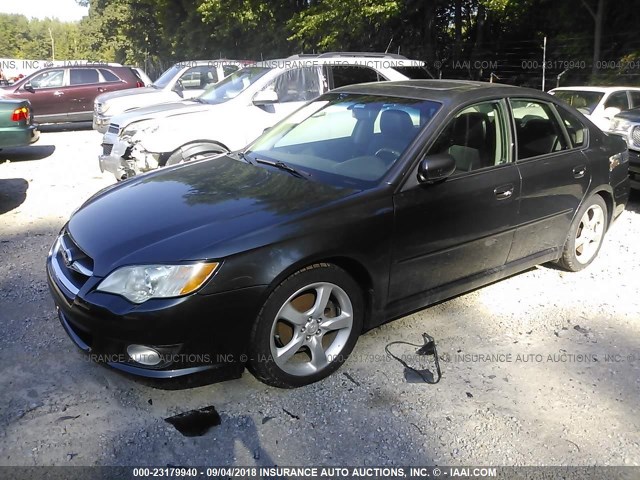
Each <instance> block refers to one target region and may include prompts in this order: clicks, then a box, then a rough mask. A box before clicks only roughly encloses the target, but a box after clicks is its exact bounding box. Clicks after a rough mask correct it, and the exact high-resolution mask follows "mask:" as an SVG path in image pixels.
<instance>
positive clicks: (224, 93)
mask: <svg viewBox="0 0 640 480" xmlns="http://www.w3.org/2000/svg"><path fill="white" fill-rule="evenodd" d="M269 71H271V68H266V67H245V68H243V69H242V70H238V71H237V72H235V73H233V74H231V75H229V76H228V77H227V78H225V79H224V80H221V81H220V82H218V83H216V84H214V85H211V86H210V87H209V88H207V89H206V90H205V91H204V93H203V94H202V95H200V97H198V98H199V99H200V100H201V101H205V102H207V103H223V102H226V101H227V100H230V99H232V98H235V97H237V96H238V95H239V94H240V93H241V92H242V91H244V90H245V89H246V88H247V87H249V86H250V85H252V84H253V83H255V82H256V81H257V80H258V79H259V78H261V77H262V76H264V75H265V74H266V73H267V72H269Z"/></svg>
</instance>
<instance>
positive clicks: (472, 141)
mask: <svg viewBox="0 0 640 480" xmlns="http://www.w3.org/2000/svg"><path fill="white" fill-rule="evenodd" d="M507 145H508V141H507V127H506V122H505V115H504V113H503V109H502V108H501V107H500V103H499V102H484V103H478V104H476V105H472V106H470V107H467V108H465V109H464V110H462V111H461V112H460V113H458V114H457V115H456V117H455V118H454V119H453V120H452V121H451V123H450V124H449V125H448V126H447V128H445V129H444V131H443V132H442V133H441V134H440V136H439V137H438V140H436V143H435V144H433V146H432V147H431V149H430V150H429V154H430V155H433V154H440V153H448V154H449V155H451V156H452V157H453V158H454V159H455V161H456V173H463V172H470V171H472V170H478V169H480V168H486V167H492V166H495V165H501V164H503V163H507V162H508V161H509V152H508V147H507Z"/></svg>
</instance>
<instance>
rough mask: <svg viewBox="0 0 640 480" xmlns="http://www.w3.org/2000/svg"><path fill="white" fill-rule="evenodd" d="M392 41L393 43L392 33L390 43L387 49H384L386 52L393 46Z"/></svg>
mask: <svg viewBox="0 0 640 480" xmlns="http://www.w3.org/2000/svg"><path fill="white" fill-rule="evenodd" d="M391 43H393V35H391V40H389V45H387V49H386V50H385V51H384V53H389V49H390V48H391Z"/></svg>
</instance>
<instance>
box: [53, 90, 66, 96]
mask: <svg viewBox="0 0 640 480" xmlns="http://www.w3.org/2000/svg"><path fill="white" fill-rule="evenodd" d="M53 94H54V95H55V96H56V97H61V96H62V95H64V92H61V91H60V90H58V91H56V92H53Z"/></svg>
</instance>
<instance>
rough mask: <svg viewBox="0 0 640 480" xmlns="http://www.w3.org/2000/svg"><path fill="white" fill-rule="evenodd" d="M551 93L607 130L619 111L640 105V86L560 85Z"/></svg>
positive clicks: (601, 128) (603, 129)
mask: <svg viewBox="0 0 640 480" xmlns="http://www.w3.org/2000/svg"><path fill="white" fill-rule="evenodd" d="M549 93H550V94H551V95H555V96H557V97H558V98H559V99H560V100H563V101H565V102H566V103H568V104H569V105H571V106H572V107H574V108H576V109H577V110H578V111H579V112H580V113H582V114H584V115H585V116H586V117H587V118H588V119H589V120H591V121H592V122H593V123H595V124H596V125H597V126H598V128H600V130H602V131H605V132H606V131H607V130H609V123H610V122H611V119H612V118H613V117H614V116H616V115H617V114H618V113H620V112H623V111H625V110H629V109H630V108H634V107H638V106H640V88H635V87H560V88H554V89H553V90H550V91H549Z"/></svg>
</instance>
